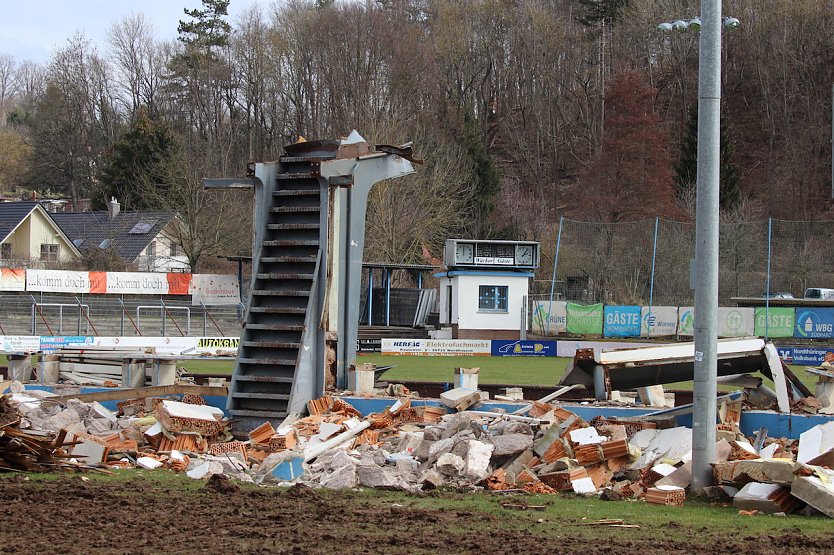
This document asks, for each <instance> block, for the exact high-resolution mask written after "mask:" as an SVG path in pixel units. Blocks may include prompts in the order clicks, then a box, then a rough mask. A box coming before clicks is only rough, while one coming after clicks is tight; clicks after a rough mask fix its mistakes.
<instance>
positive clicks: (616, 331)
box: [602, 306, 642, 337]
mask: <svg viewBox="0 0 834 555" xmlns="http://www.w3.org/2000/svg"><path fill="white" fill-rule="evenodd" d="M641 311H642V309H641V307H639V306H606V307H605V315H604V318H605V319H604V324H603V329H602V333H603V335H605V337H640V314H641Z"/></svg>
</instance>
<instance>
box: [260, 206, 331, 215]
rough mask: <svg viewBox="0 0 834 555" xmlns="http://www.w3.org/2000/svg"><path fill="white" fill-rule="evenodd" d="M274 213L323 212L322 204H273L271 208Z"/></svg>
mask: <svg viewBox="0 0 834 555" xmlns="http://www.w3.org/2000/svg"><path fill="white" fill-rule="evenodd" d="M269 211H270V212H272V213H278V214H286V213H294V212H306V213H312V212H315V213H319V212H321V207H320V206H273V207H272V208H270V209H269Z"/></svg>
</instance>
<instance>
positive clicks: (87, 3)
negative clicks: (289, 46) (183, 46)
mask: <svg viewBox="0 0 834 555" xmlns="http://www.w3.org/2000/svg"><path fill="white" fill-rule="evenodd" d="M269 3H270V2H269V1H268V0H231V2H230V4H229V21H230V22H234V21H235V19H236V17H237V16H238V15H239V14H240V13H241V12H242V11H243V10H244V9H245V8H246V7H248V6H250V5H255V4H260V5H263V6H264V8H266V7H267V6H268V5H269ZM201 7H202V2H201V0H0V9H2V14H3V15H2V17H0V54H10V55H12V56H14V58H15V59H16V60H17V61H18V62H22V61H24V60H32V61H33V62H38V63H43V64H45V63H47V62H48V61H49V58H50V56H51V55H52V53H53V52H54V51H55V50H57V49H58V48H62V47H64V46H65V45H66V44H67V39H69V38H70V37H72V36H73V34H75V32H76V31H81V32H83V33H84V35H85V36H86V37H88V38H89V39H91V40H92V42H93V43H94V44H95V45H96V46H97V47H98V50H99V53H104V52H105V51H104V48H105V46H106V42H107V30H108V28H109V27H110V26H111V25H113V23H115V22H117V21H119V20H121V19H122V18H124V17H125V16H128V15H130V14H131V13H144V14H145V16H146V17H147V18H148V19H149V20H150V21H151V23H153V25H154V27H156V32H157V38H158V39H162V40H172V39H174V38H176V36H177V25H178V24H179V20H180V19H187V18H186V16H185V14H184V13H183V9H184V8H189V9H194V8H201Z"/></svg>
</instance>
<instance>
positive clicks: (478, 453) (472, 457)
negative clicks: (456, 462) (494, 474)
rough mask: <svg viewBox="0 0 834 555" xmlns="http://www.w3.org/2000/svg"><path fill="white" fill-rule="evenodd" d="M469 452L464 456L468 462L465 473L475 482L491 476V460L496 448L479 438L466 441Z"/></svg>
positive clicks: (464, 469)
mask: <svg viewBox="0 0 834 555" xmlns="http://www.w3.org/2000/svg"><path fill="white" fill-rule="evenodd" d="M466 445H467V452H466V457H464V462H465V463H466V464H465V465H464V467H463V474H464V475H465V476H466V477H467V478H469V479H470V480H473V481H475V482H480V481H481V480H483V479H484V478H486V477H487V476H489V460H490V458H491V457H492V452H493V450H494V449H495V447H494V446H493V445H490V444H489V443H484V442H482V441H477V440H474V439H472V440H469V441H467V442H466Z"/></svg>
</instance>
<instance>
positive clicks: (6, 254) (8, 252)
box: [0, 243, 12, 260]
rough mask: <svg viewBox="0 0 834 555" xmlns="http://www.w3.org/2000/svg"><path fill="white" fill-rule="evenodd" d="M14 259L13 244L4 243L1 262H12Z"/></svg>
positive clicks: (1, 247)
mask: <svg viewBox="0 0 834 555" xmlns="http://www.w3.org/2000/svg"><path fill="white" fill-rule="evenodd" d="M11 259H12V244H11V243H3V244H2V245H0V260H11Z"/></svg>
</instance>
